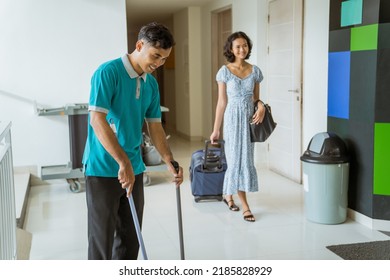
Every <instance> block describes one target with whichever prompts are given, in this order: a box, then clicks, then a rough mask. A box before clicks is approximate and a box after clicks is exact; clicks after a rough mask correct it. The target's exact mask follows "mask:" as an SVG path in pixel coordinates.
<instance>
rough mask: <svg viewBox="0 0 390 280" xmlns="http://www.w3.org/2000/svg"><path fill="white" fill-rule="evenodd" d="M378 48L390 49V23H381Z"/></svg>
mask: <svg viewBox="0 0 390 280" xmlns="http://www.w3.org/2000/svg"><path fill="white" fill-rule="evenodd" d="M378 49H390V23H384V24H380V25H379V30H378Z"/></svg>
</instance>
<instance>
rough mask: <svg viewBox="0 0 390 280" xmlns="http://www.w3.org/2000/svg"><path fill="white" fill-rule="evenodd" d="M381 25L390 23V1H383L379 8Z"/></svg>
mask: <svg viewBox="0 0 390 280" xmlns="http://www.w3.org/2000/svg"><path fill="white" fill-rule="evenodd" d="M379 23H390V1H389V0H381V3H380V8H379Z"/></svg>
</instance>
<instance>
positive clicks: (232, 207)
mask: <svg viewBox="0 0 390 280" xmlns="http://www.w3.org/2000/svg"><path fill="white" fill-rule="evenodd" d="M223 202H225V204H226V205H227V206H228V207H229V210H230V211H235V212H236V211H239V210H240V208H239V207H238V206H237V205H235V204H234V201H233V199H231V200H229V201H227V200H226V199H225V198H224V199H223ZM230 202H231V203H232V204H231V205H229V203H230Z"/></svg>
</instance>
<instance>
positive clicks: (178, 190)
mask: <svg viewBox="0 0 390 280" xmlns="http://www.w3.org/2000/svg"><path fill="white" fill-rule="evenodd" d="M171 163H172V165H173V167H174V168H175V170H176V173H179V164H178V163H177V162H176V161H171ZM176 204H177V218H178V223H179V240H180V259H181V260H184V259H185V258H184V240H183V219H182V215H181V199H180V186H176Z"/></svg>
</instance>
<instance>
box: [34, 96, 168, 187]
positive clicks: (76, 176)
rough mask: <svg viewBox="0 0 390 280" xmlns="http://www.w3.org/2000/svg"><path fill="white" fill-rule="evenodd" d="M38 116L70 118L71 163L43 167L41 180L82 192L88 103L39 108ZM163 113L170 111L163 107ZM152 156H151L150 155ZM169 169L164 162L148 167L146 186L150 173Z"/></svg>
mask: <svg viewBox="0 0 390 280" xmlns="http://www.w3.org/2000/svg"><path fill="white" fill-rule="evenodd" d="M36 111H37V114H38V116H68V125H69V143H70V161H69V162H68V163H67V164H63V165H50V166H42V167H41V179H42V180H53V179H66V180H67V181H68V183H69V188H70V190H71V191H72V192H79V191H80V190H81V182H80V181H81V180H83V179H84V172H83V165H82V157H83V153H84V148H85V141H86V139H87V133H88V103H72V104H67V105H65V106H63V107H58V108H49V109H45V108H37V109H36ZM161 111H162V112H168V111H169V109H168V108H166V107H163V106H161ZM149 155H150V154H149ZM166 170H167V167H166V165H165V164H164V163H163V162H161V161H160V162H159V163H155V164H153V165H150V166H148V165H147V166H146V172H145V177H144V183H145V185H149V184H150V183H151V178H150V176H149V174H148V173H149V172H158V171H166Z"/></svg>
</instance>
